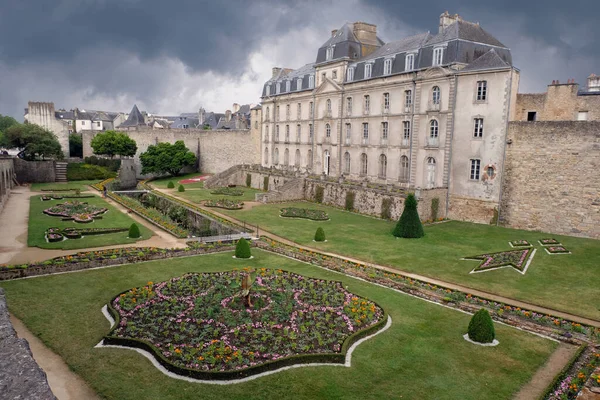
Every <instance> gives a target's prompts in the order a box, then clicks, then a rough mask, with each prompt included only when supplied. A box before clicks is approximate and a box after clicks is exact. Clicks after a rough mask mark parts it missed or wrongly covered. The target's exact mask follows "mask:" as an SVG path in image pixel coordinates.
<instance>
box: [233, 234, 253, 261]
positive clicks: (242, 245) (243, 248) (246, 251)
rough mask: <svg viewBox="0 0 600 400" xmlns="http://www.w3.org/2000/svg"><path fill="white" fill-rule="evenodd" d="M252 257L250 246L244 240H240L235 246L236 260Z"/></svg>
mask: <svg viewBox="0 0 600 400" xmlns="http://www.w3.org/2000/svg"><path fill="white" fill-rule="evenodd" d="M250 257H252V253H250V244H249V243H248V241H247V240H246V239H244V238H241V239H240V240H238V242H237V244H236V246H235V258H250Z"/></svg>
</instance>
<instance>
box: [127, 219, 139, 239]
mask: <svg viewBox="0 0 600 400" xmlns="http://www.w3.org/2000/svg"><path fill="white" fill-rule="evenodd" d="M140 236H142V235H141V234H140V228H139V227H138V226H137V224H136V223H133V224H131V226H130V227H129V237H130V238H131V239H137V238H139V237H140Z"/></svg>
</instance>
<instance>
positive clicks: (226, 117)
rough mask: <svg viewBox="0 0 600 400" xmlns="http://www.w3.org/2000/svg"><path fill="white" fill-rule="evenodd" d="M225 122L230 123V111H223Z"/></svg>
mask: <svg viewBox="0 0 600 400" xmlns="http://www.w3.org/2000/svg"><path fill="white" fill-rule="evenodd" d="M225 121H227V122H229V121H231V110H227V111H225Z"/></svg>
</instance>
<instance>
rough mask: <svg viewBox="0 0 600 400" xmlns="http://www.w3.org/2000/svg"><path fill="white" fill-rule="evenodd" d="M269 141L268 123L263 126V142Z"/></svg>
mask: <svg viewBox="0 0 600 400" xmlns="http://www.w3.org/2000/svg"><path fill="white" fill-rule="evenodd" d="M268 141H269V125H266V126H265V142H268Z"/></svg>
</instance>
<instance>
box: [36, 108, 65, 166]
mask: <svg viewBox="0 0 600 400" xmlns="http://www.w3.org/2000/svg"><path fill="white" fill-rule="evenodd" d="M25 121H26V122H29V123H30V124H36V125H38V126H41V127H42V128H44V129H47V130H49V131H50V132H52V133H54V134H55V135H56V139H57V140H58V142H59V143H60V147H61V149H62V152H63V155H64V156H65V157H69V128H70V126H69V124H67V123H66V122H65V121H62V120H59V119H56V115H55V109H54V103H46V102H36V101H30V102H29V103H28V104H27V114H25Z"/></svg>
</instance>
